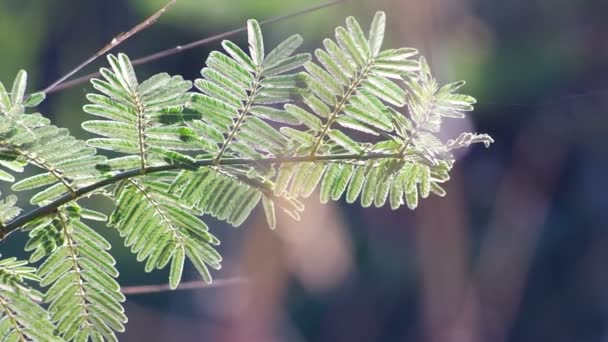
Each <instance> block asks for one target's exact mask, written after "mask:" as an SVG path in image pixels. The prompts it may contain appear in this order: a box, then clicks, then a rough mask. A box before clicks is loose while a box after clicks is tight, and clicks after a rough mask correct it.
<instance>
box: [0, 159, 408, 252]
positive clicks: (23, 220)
mask: <svg viewBox="0 0 608 342" xmlns="http://www.w3.org/2000/svg"><path fill="white" fill-rule="evenodd" d="M389 158H397V159H401V158H403V156H402V155H401V154H400V153H368V154H364V155H361V154H336V155H326V156H314V158H311V157H310V156H297V157H271V158H263V159H243V158H230V159H222V160H220V161H218V162H217V163H216V162H215V159H203V160H199V161H197V162H196V163H194V164H188V165H183V164H171V165H161V166H152V167H148V168H147V169H146V170H144V171H145V172H143V174H150V173H155V172H162V171H170V170H183V169H191V168H192V167H193V166H196V167H206V166H221V165H259V164H285V163H299V162H322V161H341V160H354V161H365V160H373V159H389ZM141 175H142V170H141V169H134V170H129V171H124V172H121V173H118V174H115V175H114V176H111V177H108V178H106V179H104V180H102V181H99V182H97V183H94V184H91V185H88V186H85V187H82V188H80V189H78V190H76V191H75V192H74V193H69V194H65V195H63V196H61V197H59V198H58V199H56V200H54V201H53V202H51V203H49V204H47V205H45V206H42V207H39V208H36V209H34V210H31V211H29V212H28V213H26V214H23V215H21V216H19V217H17V218H15V219H14V220H12V221H10V222H9V223H8V224H6V225H5V226H3V227H0V241H3V240H5V239H6V237H7V236H8V235H9V234H10V233H12V232H13V231H15V230H16V229H17V228H19V227H21V226H23V225H25V224H27V223H28V222H30V221H32V220H35V219H38V218H41V217H44V216H46V215H48V214H50V213H52V212H54V211H55V210H56V209H57V208H59V207H60V206H62V205H64V204H66V203H69V202H71V201H74V200H75V199H77V198H80V197H82V196H84V195H86V194H88V193H90V192H93V191H95V190H97V189H100V188H103V187H105V186H108V185H112V184H114V183H117V182H118V181H121V180H124V179H129V178H133V177H137V176H141Z"/></svg>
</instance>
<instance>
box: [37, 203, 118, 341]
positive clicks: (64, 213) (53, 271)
mask: <svg viewBox="0 0 608 342" xmlns="http://www.w3.org/2000/svg"><path fill="white" fill-rule="evenodd" d="M82 217H89V218H95V219H102V220H103V219H105V217H104V216H103V215H101V214H99V213H95V212H93V211H90V210H84V209H82V208H80V207H78V206H76V205H70V206H67V207H64V208H62V209H60V210H59V211H58V212H56V213H55V214H54V215H53V216H51V217H47V218H45V219H40V220H38V221H37V222H33V223H32V224H31V225H29V228H30V229H31V232H30V240H29V241H28V244H27V245H26V250H33V251H34V252H33V253H32V256H31V257H30V260H31V261H37V260H38V259H40V258H43V257H46V259H45V260H44V262H43V263H42V264H41V265H40V267H39V268H38V276H39V277H40V278H41V281H40V285H42V286H44V287H47V286H48V287H49V288H48V290H47V291H46V294H45V296H44V300H45V302H46V303H48V304H49V307H48V310H49V314H50V319H51V320H52V321H53V322H55V323H56V324H57V330H58V331H59V333H60V334H61V336H62V337H63V338H64V339H65V340H68V341H71V340H74V341H87V340H89V339H90V340H92V341H117V338H116V335H115V332H122V331H124V323H126V321H127V318H126V316H125V314H124V309H123V307H122V305H121V302H123V301H124V300H125V297H124V296H123V294H122V293H121V292H120V287H119V285H118V283H117V282H116V280H115V278H116V277H118V271H117V270H116V268H115V267H114V264H115V261H114V258H112V256H111V255H110V254H109V253H108V251H107V250H108V249H109V248H110V244H109V243H108V242H107V241H106V240H105V239H104V238H103V237H102V236H101V235H99V234H98V233H96V232H95V231H94V230H93V229H91V228H90V227H88V226H87V225H86V224H84V223H83V222H82V221H81V218H82Z"/></svg>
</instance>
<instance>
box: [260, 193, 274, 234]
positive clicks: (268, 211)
mask: <svg viewBox="0 0 608 342" xmlns="http://www.w3.org/2000/svg"><path fill="white" fill-rule="evenodd" d="M262 206H263V207H264V214H265V216H266V222H268V228H270V229H275V228H276V227H277V218H276V214H275V211H274V202H273V201H272V200H271V199H270V198H268V197H266V196H264V197H262Z"/></svg>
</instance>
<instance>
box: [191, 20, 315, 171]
mask: <svg viewBox="0 0 608 342" xmlns="http://www.w3.org/2000/svg"><path fill="white" fill-rule="evenodd" d="M247 32H248V37H249V54H247V53H245V52H244V51H243V50H241V48H240V47H238V46H237V45H236V44H234V43H232V42H230V41H224V42H222V46H223V48H224V50H225V51H226V53H227V55H226V54H223V53H220V52H212V53H211V54H210V55H209V58H208V59H207V63H206V64H207V67H206V68H204V69H203V70H202V71H201V75H202V76H203V78H201V79H197V80H196V81H195V82H194V84H195V86H196V88H197V89H198V90H199V91H200V92H201V93H200V94H195V95H194V96H193V98H192V102H191V103H190V105H189V107H190V108H192V109H193V110H195V111H198V112H200V113H201V114H202V119H203V123H200V122H193V123H192V127H194V128H197V129H199V131H200V132H201V134H203V135H205V136H206V137H208V138H209V139H210V140H212V141H214V142H215V144H216V145H217V151H216V155H215V160H216V161H219V160H221V159H222V158H223V157H224V156H225V155H226V154H230V155H233V156H245V157H250V158H256V157H260V156H261V155H264V154H274V155H278V154H280V153H281V152H282V151H284V150H285V149H287V148H288V147H289V146H288V139H286V138H285V137H284V136H283V135H282V134H281V133H279V132H278V131H277V130H276V129H275V128H274V127H273V126H271V125H270V124H268V123H266V122H265V120H269V121H275V122H279V123H288V124H298V123H299V120H298V119H297V118H294V117H293V116H292V115H291V114H290V113H288V112H285V111H282V110H279V109H276V108H274V107H272V104H276V103H285V102H289V101H291V100H293V99H294V98H295V95H297V93H298V89H299V86H300V85H301V84H302V78H301V75H299V74H285V73H287V72H289V71H292V70H294V69H297V68H299V67H300V66H302V65H303V64H304V63H306V62H307V61H309V60H310V55H309V54H305V53H304V54H296V55H293V56H292V54H293V52H294V51H295V50H296V49H297V48H298V47H299V46H300V44H302V38H301V37H300V36H299V35H294V36H291V37H289V38H288V39H287V40H285V41H284V42H283V43H281V44H279V45H278V46H277V47H276V48H275V49H273V50H272V51H270V53H268V54H267V55H266V54H265V51H264V41H263V38H262V33H261V30H260V26H259V24H258V22H257V21H255V20H249V21H248V22H247ZM265 56H266V57H265ZM201 126H205V127H201Z"/></svg>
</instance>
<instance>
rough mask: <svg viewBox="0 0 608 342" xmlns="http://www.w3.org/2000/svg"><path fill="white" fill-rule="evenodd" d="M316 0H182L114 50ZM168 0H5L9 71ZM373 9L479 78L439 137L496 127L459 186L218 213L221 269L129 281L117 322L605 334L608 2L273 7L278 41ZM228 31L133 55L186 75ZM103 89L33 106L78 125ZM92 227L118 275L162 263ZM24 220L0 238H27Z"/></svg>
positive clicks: (177, 331) (236, 335) (97, 39)
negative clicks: (358, 201)
mask: <svg viewBox="0 0 608 342" xmlns="http://www.w3.org/2000/svg"><path fill="white" fill-rule="evenodd" d="M320 3H322V2H319V1H311V0H290V1H279V0H256V1H253V0H241V1H237V0H227V1H216V0H179V1H178V2H177V4H176V5H175V6H174V7H173V8H172V9H171V10H170V11H169V12H168V13H167V14H166V15H164V16H163V17H162V18H161V19H160V20H159V22H158V23H157V24H155V25H154V26H152V27H151V28H149V29H147V30H146V31H144V32H143V33H141V34H138V35H137V36H135V37H133V38H131V39H130V40H128V41H127V42H126V43H125V44H124V45H121V46H120V47H119V49H118V50H117V51H123V52H126V53H127V54H129V55H130V56H131V57H132V58H137V57H142V56H144V55H147V54H150V53H154V52H157V51H159V50H163V49H167V48H171V47H173V46H176V45H179V44H185V43H188V42H190V41H194V40H197V39H201V38H204V37H207V36H210V35H214V34H217V33H221V32H223V31H226V30H231V29H235V28H239V27H242V26H243V25H244V23H245V20H246V19H247V18H257V19H260V20H262V19H267V18H272V17H275V16H279V15H284V14H287V13H290V12H292V11H296V10H299V9H302V8H305V7H308V6H315V5H317V4H320ZM163 4H164V1H162V0H105V1H82V0H54V1H46V0H1V1H0V80H2V81H3V82H4V83H5V84H6V83H10V82H12V79H13V77H14V76H15V74H16V72H17V70H18V69H20V68H23V69H26V70H27V71H28V72H29V74H30V90H35V89H42V88H44V87H45V86H47V85H49V84H50V83H52V82H53V81H55V80H56V79H57V78H59V77H60V76H61V75H63V74H64V73H66V72H67V71H69V70H70V69H71V68H73V67H74V66H76V65H77V64H79V63H80V62H82V61H83V60H85V59H86V58H87V57H89V56H90V55H91V54H93V53H94V52H95V51H97V50H98V49H100V48H101V47H102V46H104V45H105V44H106V43H108V42H109V41H110V40H111V39H112V38H113V37H114V36H116V35H117V34H119V33H120V32H124V31H127V30H128V29H130V28H131V27H132V26H134V25H136V24H137V23H139V22H140V21H142V20H143V19H145V18H146V17H148V16H149V15H150V14H152V13H153V12H155V11H156V10H157V9H158V8H160V7H162V5H163ZM376 10H385V11H386V12H387V14H388V18H387V19H388V24H387V25H388V26H387V30H388V33H387V40H386V42H385V44H386V46H390V47H401V46H413V47H417V48H418V49H420V51H421V53H422V54H423V55H424V56H426V57H427V59H428V60H429V62H430V65H431V68H432V70H433V71H434V73H435V76H436V77H437V78H438V79H439V80H440V81H441V82H443V83H445V82H451V81H456V80H461V79H463V80H467V86H466V88H465V91H466V92H467V93H469V94H471V95H473V96H474V97H476V98H477V99H478V104H477V106H476V110H475V112H473V113H471V115H470V117H469V119H468V120H461V121H462V122H450V123H447V124H446V125H445V130H444V132H445V138H446V139H447V138H449V137H454V136H456V135H457V133H458V132H460V131H462V130H465V129H469V130H472V131H477V132H484V133H489V134H491V135H492V136H493V137H494V139H495V140H496V143H495V144H493V145H492V146H491V148H490V149H487V150H486V149H483V148H481V147H474V148H472V149H470V150H467V151H465V152H464V153H462V154H461V155H460V156H459V161H458V163H457V165H456V167H455V169H454V172H453V177H452V180H451V181H450V183H449V185H448V186H447V191H448V195H447V197H445V198H436V197H435V198H431V199H428V200H425V201H423V202H422V203H421V205H420V207H419V208H418V209H417V210H416V211H410V210H408V209H406V208H402V209H401V210H398V211H391V210H390V209H389V208H381V209H375V208H374V209H371V208H370V209H365V210H364V209H361V208H360V207H359V206H358V205H352V206H347V205H346V204H345V203H342V202H340V203H333V204H328V205H320V204H319V203H318V197H317V198H315V197H314V196H313V198H311V200H310V201H308V202H309V203H307V205H308V207H307V211H306V212H305V215H304V217H303V219H302V221H301V222H293V221H292V220H291V219H290V218H288V217H280V221H279V229H278V230H277V231H269V230H268V229H266V228H265V220H264V217H263V214H262V213H258V214H256V215H253V216H252V217H251V218H250V219H249V220H248V221H247V222H246V223H245V225H244V226H243V227H241V228H239V229H238V230H237V229H234V228H231V227H228V226H227V225H225V224H223V223H221V222H213V221H212V220H210V219H207V221H208V222H209V225H210V226H211V227H212V229H214V233H215V234H217V235H218V236H219V237H220V238H221V239H222V246H221V250H222V252H223V253H224V255H225V260H226V261H225V264H224V269H223V270H222V271H220V272H216V273H215V274H214V276H215V278H216V279H218V282H217V285H215V286H213V287H209V288H202V289H194V290H181V291H176V292H161V293H148V294H139V295H135V294H134V295H129V296H128V300H127V302H126V309H127V315H128V316H129V319H130V322H129V324H128V325H127V331H126V332H125V333H124V334H122V335H121V336H120V339H121V341H217V342H224V341H296V342H298V341H432V342H435V341H473V342H482V341H484V342H485V341H497V342H502V341H505V342H506V341H517V342H519V341H556V342H562V341H564V342H565V341H608V272H607V271H608V229H607V228H608V195H607V192H608V184H607V183H608V182H607V181H606V169H607V168H608V148H607V147H608V143H607V142H606V137H607V133H608V40H607V39H606V32H608V21H607V20H606V17H607V15H608V2H607V1H605V0H597V1H593V0H586V1H573V0H511V1H497V0H409V1H403V0H373V1H372V0H368V1H363V0H359V1H355V0H352V1H346V2H344V3H342V4H340V5H336V6H332V7H330V8H325V9H322V10H319V11H316V12H314V13H309V14H305V15H302V16H297V17H294V18H290V19H288V20H285V21H281V22H278V23H273V24H269V25H267V26H264V27H263V31H264V33H265V39H266V44H267V46H270V45H274V44H276V43H278V42H280V41H281V39H283V38H285V37H287V36H288V35H290V34H293V33H301V34H302V35H303V37H304V39H305V45H304V46H303V49H304V50H307V51H312V50H313V49H314V48H316V47H319V46H320V45H321V41H322V39H323V38H324V37H327V36H330V35H332V33H333V30H334V28H335V27H336V26H338V25H342V24H343V22H344V19H345V17H346V16H347V15H355V16H356V17H357V18H358V19H359V21H360V22H361V23H362V24H363V25H364V26H365V27H366V29H367V27H368V25H369V23H370V22H371V19H372V17H373V14H374V12H375V11H376ZM231 39H232V40H234V41H236V42H237V43H239V44H241V45H242V46H243V45H244V43H245V42H246V37H245V34H242V33H241V34H238V35H236V36H233V37H231ZM218 48H220V45H219V42H216V43H212V44H207V45H204V46H201V47H198V48H195V49H192V50H189V51H186V52H183V53H180V54H177V55H174V56H171V57H169V58H166V59H162V60H159V61H155V62H152V63H147V64H145V65H142V66H139V67H137V71H138V73H139V75H140V78H144V77H148V76H150V75H152V74H154V73H157V72H161V71H166V72H169V73H179V74H182V75H184V76H185V77H186V78H188V79H194V78H196V77H197V76H198V72H199V70H200V69H201V68H202V66H203V62H204V60H205V59H206V56H207V54H208V53H209V52H210V51H211V50H214V49H218ZM104 62H105V60H104V59H103V58H102V59H100V60H98V61H97V62H95V63H93V64H92V65H90V66H89V67H87V68H86V70H84V71H83V72H81V73H80V74H79V76H81V75H84V74H85V73H87V72H92V71H95V70H96V69H98V68H99V67H100V66H102V65H103V64H104ZM91 90H92V87H91V86H90V85H89V84H88V83H85V84H82V85H79V86H76V87H72V88H70V89H67V90H63V91H61V92H57V93H54V94H51V95H49V96H48V99H47V101H46V102H45V103H44V104H43V105H42V106H41V107H40V110H41V111H42V112H43V113H44V114H45V115H46V116H48V117H50V118H51V119H53V121H54V123H55V124H57V125H59V126H65V127H68V128H70V129H71V130H72V131H73V134H74V135H76V136H77V137H79V138H86V137H87V136H86V134H85V133H84V132H83V131H82V130H81V129H80V122H82V121H83V120H84V119H85V114H84V113H83V112H82V111H81V110H80V108H81V107H82V105H83V104H84V101H85V99H84V95H85V94H86V93H87V92H89V91H91ZM96 205H97V206H102V207H106V206H107V205H108V203H96ZM97 228H98V229H99V231H101V232H103V233H104V234H105V235H106V236H108V237H109V238H110V239H111V240H112V241H113V242H115V243H116V244H115V245H116V246H117V247H116V248H115V249H114V250H113V253H114V255H115V257H116V258H117V259H118V260H119V265H118V267H119V270H120V271H121V276H120V278H121V279H120V280H121V282H122V284H123V285H126V286H134V285H146V284H162V283H163V282H165V281H166V277H167V274H166V273H163V272H156V273H152V274H146V273H144V272H143V267H142V265H140V264H138V263H137V261H136V260H135V258H134V257H133V256H132V255H131V254H130V253H129V252H128V250H126V249H124V248H123V249H121V248H120V247H119V238H118V236H117V234H116V233H115V232H114V231H112V230H110V229H107V228H105V227H103V226H98V227H97ZM24 235H25V234H14V235H13V236H11V238H10V239H9V241H8V242H4V243H2V244H1V245H0V252H2V254H3V255H5V256H8V255H20V256H22V257H25V255H24V254H23V252H22V246H23V241H25V236H24ZM185 277H186V280H196V279H197V275H196V271H195V270H194V269H193V268H191V267H189V268H187V269H186V273H185Z"/></svg>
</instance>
